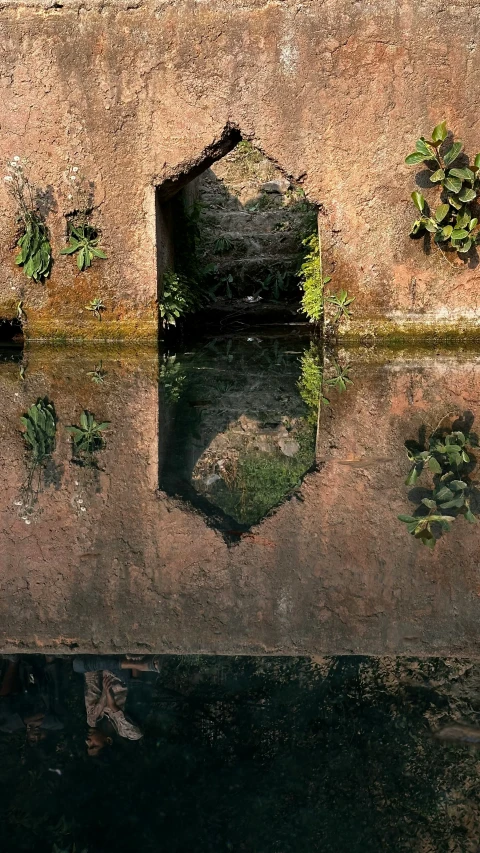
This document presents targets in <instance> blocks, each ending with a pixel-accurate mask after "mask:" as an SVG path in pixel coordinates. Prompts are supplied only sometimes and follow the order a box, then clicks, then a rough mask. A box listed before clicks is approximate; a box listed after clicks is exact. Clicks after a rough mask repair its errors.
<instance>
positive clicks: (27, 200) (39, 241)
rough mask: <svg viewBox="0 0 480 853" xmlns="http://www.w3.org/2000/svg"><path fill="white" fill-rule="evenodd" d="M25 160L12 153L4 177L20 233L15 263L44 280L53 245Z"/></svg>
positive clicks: (26, 273) (50, 262) (50, 261)
mask: <svg viewBox="0 0 480 853" xmlns="http://www.w3.org/2000/svg"><path fill="white" fill-rule="evenodd" d="M26 164H27V161H26V160H23V161H22V160H21V159H20V157H17V156H15V157H14V158H13V160H11V161H10V162H9V163H8V167H7V168H8V174H7V175H5V178H4V181H5V183H6V185H7V190H8V193H9V195H10V196H11V197H12V198H13V200H14V201H15V204H16V206H17V221H18V223H19V225H20V228H21V234H20V236H19V238H18V241H17V247H18V248H19V249H20V251H19V253H18V255H17V256H16V257H15V263H16V264H17V265H18V266H21V267H22V268H23V271H24V273H25V275H26V276H27V278H31V279H33V281H37V282H43V281H45V279H46V278H48V276H49V275H50V270H51V266H52V247H51V245H50V235H49V231H48V227H47V224H46V222H45V219H44V216H43V215H42V214H41V213H40V210H39V208H38V204H37V192H36V191H35V189H34V187H33V185H32V184H31V182H30V180H29V178H28V176H27V174H26V171H25V167H26Z"/></svg>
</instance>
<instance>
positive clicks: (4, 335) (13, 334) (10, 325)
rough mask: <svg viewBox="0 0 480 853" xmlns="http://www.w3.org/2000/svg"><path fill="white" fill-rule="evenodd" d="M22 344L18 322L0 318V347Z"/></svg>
mask: <svg viewBox="0 0 480 853" xmlns="http://www.w3.org/2000/svg"><path fill="white" fill-rule="evenodd" d="M6 343H8V344H16V345H18V346H21V345H22V344H23V329H22V324H21V322H20V320H17V319H16V318H15V319H8V318H6V317H0V346H1V345H2V344H6Z"/></svg>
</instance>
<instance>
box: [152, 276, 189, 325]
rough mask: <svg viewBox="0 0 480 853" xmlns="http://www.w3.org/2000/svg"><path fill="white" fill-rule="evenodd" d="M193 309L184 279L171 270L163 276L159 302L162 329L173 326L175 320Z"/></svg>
mask: <svg viewBox="0 0 480 853" xmlns="http://www.w3.org/2000/svg"><path fill="white" fill-rule="evenodd" d="M194 309H195V299H194V296H193V294H192V289H191V287H190V286H189V285H188V283H187V281H186V280H185V278H184V277H183V276H181V275H179V274H178V273H176V272H173V270H166V271H165V272H164V274H163V293H162V298H161V300H160V302H159V311H160V317H161V318H162V323H163V327H164V328H166V327H167V326H175V325H176V323H177V320H179V319H180V318H181V317H184V316H185V314H189V313H190V312H191V311H193V310H194Z"/></svg>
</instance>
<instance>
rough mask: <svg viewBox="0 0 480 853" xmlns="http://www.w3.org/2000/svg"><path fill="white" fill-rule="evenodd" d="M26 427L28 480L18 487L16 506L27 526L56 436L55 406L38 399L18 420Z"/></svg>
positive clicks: (24, 434)
mask: <svg viewBox="0 0 480 853" xmlns="http://www.w3.org/2000/svg"><path fill="white" fill-rule="evenodd" d="M20 422H21V423H22V425H23V426H24V427H25V432H24V433H23V439H24V441H25V444H26V445H27V448H28V451H29V459H28V462H27V472H28V473H27V478H26V481H25V483H24V484H23V485H22V488H21V500H20V501H19V502H18V504H17V505H19V506H21V507H22V512H23V513H24V514H23V516H22V518H23V520H24V521H26V523H27V524H30V516H31V514H32V512H33V507H34V504H35V502H36V500H37V495H38V492H39V491H40V485H41V476H42V469H43V468H45V467H46V466H47V463H48V462H49V461H50V459H51V456H52V454H53V451H54V450H55V440H56V434H57V416H56V414H55V407H54V405H53V403H51V402H50V400H49V399H48V397H39V398H38V400H37V402H36V403H34V404H33V405H32V406H30V408H29V409H28V411H27V412H26V413H25V415H23V416H22V417H21V418H20ZM37 473H38V478H37V485H36V487H35V486H34V481H35V475H36V474H37Z"/></svg>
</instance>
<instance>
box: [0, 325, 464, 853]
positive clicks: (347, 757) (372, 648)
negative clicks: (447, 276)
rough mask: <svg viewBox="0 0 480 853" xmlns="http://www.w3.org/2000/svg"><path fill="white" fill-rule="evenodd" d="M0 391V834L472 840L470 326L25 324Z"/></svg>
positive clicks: (67, 839)
mask: <svg viewBox="0 0 480 853" xmlns="http://www.w3.org/2000/svg"><path fill="white" fill-rule="evenodd" d="M0 393H1V400H2V418H1V421H0V455H1V462H2V471H3V486H4V488H3V490H2V495H1V499H0V554H1V556H0V565H1V569H2V571H1V576H0V588H1V591H2V593H1V596H0V650H1V651H3V652H4V656H3V659H2V670H1V678H2V684H1V687H0V750H1V756H2V761H1V769H0V778H1V779H2V791H3V792H4V793H3V795H2V798H1V799H0V812H1V820H0V827H1V828H0V849H1V850H2V851H3V850H5V851H16V850H35V851H37V850H38V851H39V852H40V853H43V851H45V852H46V853H51V851H52V853H53V851H54V850H57V851H59V850H60V851H63V850H68V851H69V853H71V851H72V850H73V845H74V844H75V845H76V848H75V849H76V851H77V853H78V851H81V850H84V849H85V850H87V851H88V853H96V851H99V853H100V851H102V853H103V851H109V850H119V851H134V850H135V851H137V850H138V851H140V850H141V851H144V850H145V851H149V850H152V851H153V850H155V851H157V850H160V849H161V850H163V849H166V850H167V849H168V850H169V851H170V850H171V851H177V850H178V851H184V850H199V851H203V850H205V851H220V850H225V851H255V853H263V851H265V853H267V851H268V853H269V852H270V851H272V853H273V851H275V853H286V851H292V853H303V851H309V852H310V851H312V850H317V849H318V850H322V851H323V850H324V851H335V853H343V851H347V850H348V851H358V852H359V853H360V851H362V852H363V851H392V853H393V851H403V850H405V851H419V853H427V851H432V853H433V851H435V853H437V851H443V850H445V851H465V853H469V852H470V851H477V850H478V849H479V844H478V837H479V829H480V827H479V816H478V815H479V812H478V806H479V803H478V792H479V786H478V767H479V765H478V758H477V756H478V753H477V751H476V750H477V746H476V744H477V740H478V739H479V737H478V733H477V724H478V723H479V711H480V698H479V697H480V693H479V690H480V681H479V672H480V670H479V668H478V664H477V663H475V661H476V660H478V659H479V652H480V644H479V639H478V624H479V620H480V603H479V599H480V577H479V567H478V546H479V538H478V523H476V521H475V518H476V516H477V514H478V512H479V511H480V501H479V493H478V489H477V481H478V479H479V478H478V474H477V454H478V450H477V449H476V445H477V437H476V428H477V423H478V417H479V412H480V358H479V356H478V355H477V353H476V352H474V351H466V352H460V351H449V350H441V351H435V350H424V351H399V350H390V351H388V350H383V351H379V350H375V349H357V350H348V349H339V350H337V351H336V352H333V351H325V352H322V351H321V350H320V349H319V347H318V346H317V344H316V343H315V342H314V341H311V340H310V339H309V338H308V337H306V336H304V335H302V334H301V333H300V332H295V331H294V332H292V333H291V334H289V335H287V336H285V335H281V336H275V335H272V334H268V335H266V334H265V333H263V334H261V333H260V334H258V335H255V334H251V335H236V336H221V335H220V336H217V337H216V338H212V339H208V340H201V341H198V342H196V343H195V345H192V346H189V347H183V348H181V347H180V348H178V349H177V350H176V351H168V352H164V353H160V354H159V353H158V352H157V351H156V349H154V348H150V349H148V348H147V349H135V348H131V349H130V348H127V347H125V348H122V347H118V348H114V347H109V348H107V347H106V348H105V349H104V350H101V349H98V348H96V349H91V348H89V347H87V346H85V347H83V348H78V349H64V348H49V347H42V346H33V345H32V346H30V347H29V348H28V349H27V350H25V352H18V351H17V352H16V351H14V350H10V351H5V352H4V353H3V354H2V359H1V363H0ZM22 419H23V420H22ZM399 516H400V518H399ZM40 650H41V651H42V654H38V652H39V651H40ZM44 653H46V654H44ZM116 653H118V654H116ZM120 653H121V654H120ZM172 653H174V654H172ZM132 655H135V656H137V657H136V659H135V660H132ZM253 655H255V657H253ZM326 655H328V657H326ZM366 655H368V657H367V656H366ZM100 712H101V713H100ZM452 727H453V728H452ZM89 728H90V730H91V731H90V736H89ZM92 732H93V737H92ZM106 738H111V740H112V743H111V744H110V743H107V742H106V740H105V739H106ZM86 740H89V742H90V743H89V746H88V745H87V744H86V743H85V741H86ZM99 747H101V748H99ZM89 752H90V754H88V753H89ZM92 752H93V754H91V753H92ZM96 753H97V754H96ZM55 845H56V846H55Z"/></svg>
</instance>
